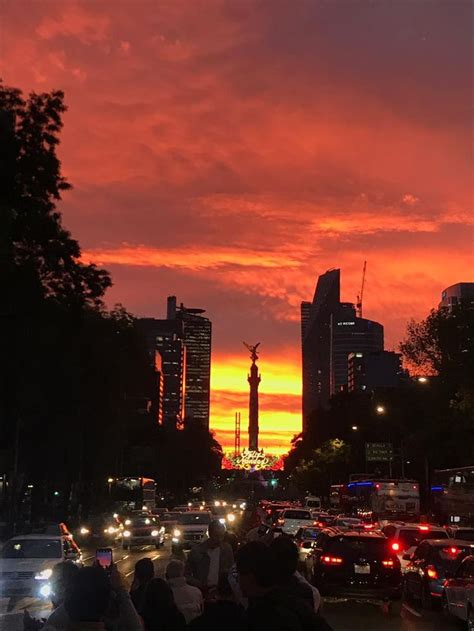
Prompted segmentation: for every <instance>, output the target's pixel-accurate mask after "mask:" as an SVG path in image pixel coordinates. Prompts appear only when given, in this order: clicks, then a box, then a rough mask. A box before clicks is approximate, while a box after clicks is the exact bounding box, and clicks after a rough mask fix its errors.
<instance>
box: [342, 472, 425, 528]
mask: <svg viewBox="0 0 474 631" xmlns="http://www.w3.org/2000/svg"><path fill="white" fill-rule="evenodd" d="M333 494H334V496H333ZM331 498H332V501H331V504H332V505H338V507H339V508H341V509H342V510H343V511H350V512H371V513H372V515H373V517H374V518H375V519H383V518H388V517H390V518H392V519H393V518H398V519H404V520H412V519H413V520H414V519H418V517H419V516H420V485H419V483H418V482H417V481H416V480H405V479H389V480H384V479H373V480H371V479H365V480H364V479H357V480H353V481H351V482H349V483H348V484H344V485H334V486H333V487H331Z"/></svg>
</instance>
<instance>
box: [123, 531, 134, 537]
mask: <svg viewBox="0 0 474 631" xmlns="http://www.w3.org/2000/svg"><path fill="white" fill-rule="evenodd" d="M131 534H132V533H131V532H130V530H124V531H123V536H124V537H130V535H131Z"/></svg>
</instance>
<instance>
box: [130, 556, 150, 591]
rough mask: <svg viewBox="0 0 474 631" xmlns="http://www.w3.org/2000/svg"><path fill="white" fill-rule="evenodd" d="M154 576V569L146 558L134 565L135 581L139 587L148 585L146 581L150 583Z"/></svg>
mask: <svg viewBox="0 0 474 631" xmlns="http://www.w3.org/2000/svg"><path fill="white" fill-rule="evenodd" d="M154 576H155V567H154V565H153V561H152V560H151V559H149V558H148V557H146V558H145V559H140V560H139V561H137V562H136V563H135V581H136V582H137V583H138V584H139V585H144V584H145V583H148V581H151V579H152V578H153V577H154Z"/></svg>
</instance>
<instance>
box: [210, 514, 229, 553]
mask: <svg viewBox="0 0 474 631" xmlns="http://www.w3.org/2000/svg"><path fill="white" fill-rule="evenodd" d="M207 533H208V535H209V544H210V546H211V547H212V548H217V546H219V545H220V544H221V543H222V541H223V540H224V535H225V526H224V524H221V522H220V521H219V520H218V519H214V521H211V523H210V524H209V528H208V529H207Z"/></svg>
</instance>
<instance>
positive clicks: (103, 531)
mask: <svg viewBox="0 0 474 631" xmlns="http://www.w3.org/2000/svg"><path fill="white" fill-rule="evenodd" d="M122 531H123V524H122V522H121V521H120V519H119V517H118V514H117V513H114V514H113V515H110V514H109V513H105V514H98V515H91V516H90V517H89V518H88V519H86V520H84V521H82V522H81V525H80V526H79V527H78V528H77V530H76V531H75V537H76V539H77V540H78V541H80V542H81V543H82V542H85V541H90V540H94V539H96V540H97V539H100V540H105V541H108V542H110V543H112V542H115V541H117V540H118V539H120V538H121V537H122Z"/></svg>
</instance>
